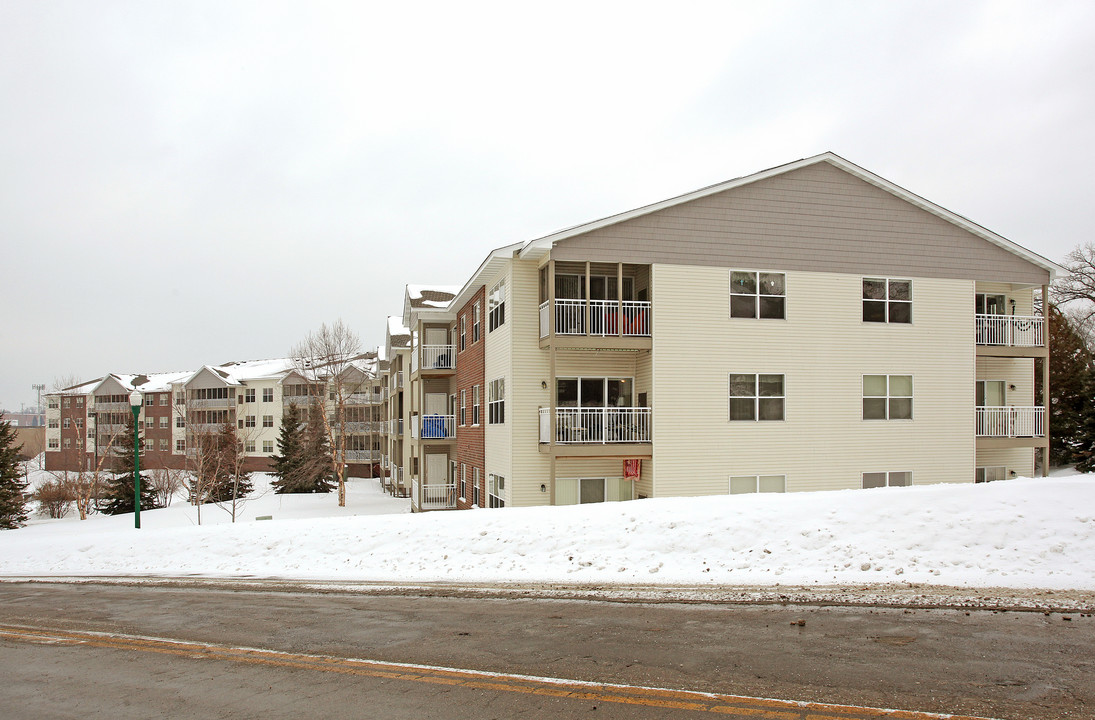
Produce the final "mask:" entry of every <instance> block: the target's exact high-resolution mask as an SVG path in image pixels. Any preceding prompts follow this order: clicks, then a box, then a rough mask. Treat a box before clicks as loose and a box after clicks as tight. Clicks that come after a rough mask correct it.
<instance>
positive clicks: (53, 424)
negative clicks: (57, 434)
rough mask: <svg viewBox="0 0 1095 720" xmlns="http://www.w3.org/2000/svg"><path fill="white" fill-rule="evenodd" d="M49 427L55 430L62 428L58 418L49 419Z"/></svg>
mask: <svg viewBox="0 0 1095 720" xmlns="http://www.w3.org/2000/svg"><path fill="white" fill-rule="evenodd" d="M49 426H50V427H51V428H54V429H56V428H59V427H61V421H60V420H59V419H57V418H50V419H49Z"/></svg>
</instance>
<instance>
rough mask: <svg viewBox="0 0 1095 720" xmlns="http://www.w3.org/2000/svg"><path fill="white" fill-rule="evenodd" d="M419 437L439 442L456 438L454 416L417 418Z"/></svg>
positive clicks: (424, 416)
mask: <svg viewBox="0 0 1095 720" xmlns="http://www.w3.org/2000/svg"><path fill="white" fill-rule="evenodd" d="M419 431H420V433H419V437H421V438H422V439H423V440H439V439H443V438H453V437H456V416H455V415H423V416H421V417H420V418H419Z"/></svg>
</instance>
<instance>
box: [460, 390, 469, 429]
mask: <svg viewBox="0 0 1095 720" xmlns="http://www.w3.org/2000/svg"><path fill="white" fill-rule="evenodd" d="M467 419H468V391H467V390H461V391H460V424H461V425H467V422H466V421H467Z"/></svg>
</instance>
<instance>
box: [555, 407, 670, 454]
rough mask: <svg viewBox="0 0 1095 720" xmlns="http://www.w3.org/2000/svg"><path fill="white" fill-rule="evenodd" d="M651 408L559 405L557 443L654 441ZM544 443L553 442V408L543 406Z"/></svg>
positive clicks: (620, 443) (602, 443) (599, 443)
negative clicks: (560, 406) (566, 406)
mask: <svg viewBox="0 0 1095 720" xmlns="http://www.w3.org/2000/svg"><path fill="white" fill-rule="evenodd" d="M650 416H651V409H650V408H645V407H608V408H604V407H600V408H556V409H555V443H556V444H559V445H627V444H639V443H649V442H650V437H651V434H650ZM540 442H541V443H544V444H550V443H551V442H552V438H551V408H540Z"/></svg>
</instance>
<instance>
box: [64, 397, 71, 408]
mask: <svg viewBox="0 0 1095 720" xmlns="http://www.w3.org/2000/svg"><path fill="white" fill-rule="evenodd" d="M65 407H67V408H68V407H72V398H65Z"/></svg>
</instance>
